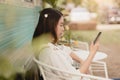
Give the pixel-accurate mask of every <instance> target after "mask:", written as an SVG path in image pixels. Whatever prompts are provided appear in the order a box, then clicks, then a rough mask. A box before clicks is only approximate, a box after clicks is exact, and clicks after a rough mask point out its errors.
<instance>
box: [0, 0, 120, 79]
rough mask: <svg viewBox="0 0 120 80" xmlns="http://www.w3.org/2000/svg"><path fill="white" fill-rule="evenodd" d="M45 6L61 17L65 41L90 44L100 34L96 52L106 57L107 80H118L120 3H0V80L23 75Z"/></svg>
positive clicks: (29, 0) (101, 0)
mask: <svg viewBox="0 0 120 80" xmlns="http://www.w3.org/2000/svg"><path fill="white" fill-rule="evenodd" d="M47 7H53V8H57V9H59V10H60V11H61V12H62V13H63V14H64V17H65V27H67V29H66V30H65V35H64V37H63V38H64V40H67V41H69V40H80V41H86V42H88V43H90V42H91V41H92V40H93V39H94V38H95V36H96V34H97V33H98V32H99V31H102V32H103V33H102V35H101V38H100V43H101V45H100V49H99V51H102V52H104V53H106V54H107V55H108V57H107V58H106V59H104V60H103V61H106V63H107V68H108V73H109V77H110V78H120V73H119V72H120V69H119V68H120V61H119V60H120V54H119V53H120V37H119V36H120V0H0V80H13V79H14V78H15V76H16V75H17V74H18V73H24V68H23V67H24V64H25V62H26V60H27V59H28V57H30V56H31V55H32V53H33V52H32V48H31V44H30V43H31V40H32V35H33V32H34V29H35V27H36V25H37V22H38V16H39V12H40V11H41V10H42V9H44V8H47ZM23 76H24V75H21V77H23Z"/></svg>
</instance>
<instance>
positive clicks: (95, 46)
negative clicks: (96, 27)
mask: <svg viewBox="0 0 120 80" xmlns="http://www.w3.org/2000/svg"><path fill="white" fill-rule="evenodd" d="M98 48H99V41H97V42H96V43H95V44H93V42H92V43H91V44H90V48H89V51H90V54H91V55H93V56H94V55H95V54H96V52H97V50H98Z"/></svg>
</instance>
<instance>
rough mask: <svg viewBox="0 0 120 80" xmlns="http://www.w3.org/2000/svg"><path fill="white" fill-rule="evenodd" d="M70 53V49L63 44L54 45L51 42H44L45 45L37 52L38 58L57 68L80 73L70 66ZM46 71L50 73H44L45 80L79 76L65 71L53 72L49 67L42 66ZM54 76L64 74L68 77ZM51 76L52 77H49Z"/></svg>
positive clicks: (72, 79) (75, 79)
mask: <svg viewBox="0 0 120 80" xmlns="http://www.w3.org/2000/svg"><path fill="white" fill-rule="evenodd" d="M69 53H71V49H69V48H67V47H65V46H62V47H60V46H55V45H53V44H52V43H48V44H46V47H44V48H42V49H41V50H40V53H39V60H40V61H42V62H44V63H46V64H48V65H51V66H53V67H56V68H59V69H61V70H64V71H69V72H74V73H80V72H79V71H77V70H76V69H75V68H74V67H73V66H72V64H71V63H72V59H71V57H70V55H69ZM44 69H45V70H46V71H47V72H50V73H51V74H48V73H45V76H46V78H47V80H80V78H79V79H78V78H76V77H71V76H69V75H67V74H65V73H60V72H55V71H52V70H50V69H46V68H44ZM52 75H55V76H62V77H63V76H64V77H66V78H68V79H63V78H58V77H54V76H52ZM51 76H52V77H51Z"/></svg>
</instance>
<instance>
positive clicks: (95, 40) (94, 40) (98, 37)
mask: <svg viewBox="0 0 120 80" xmlns="http://www.w3.org/2000/svg"><path fill="white" fill-rule="evenodd" d="M101 33H102V32H99V33H98V35H97V36H96V38H95V40H94V42H93V43H94V44H95V43H96V41H97V40H98V38H99V37H100V35H101Z"/></svg>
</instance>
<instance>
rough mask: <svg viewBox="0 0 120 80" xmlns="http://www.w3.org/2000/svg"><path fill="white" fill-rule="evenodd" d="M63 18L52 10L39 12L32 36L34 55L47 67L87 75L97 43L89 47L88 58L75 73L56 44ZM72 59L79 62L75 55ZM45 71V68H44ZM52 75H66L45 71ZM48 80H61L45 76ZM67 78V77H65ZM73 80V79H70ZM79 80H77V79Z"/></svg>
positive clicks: (60, 34) (60, 33)
mask: <svg viewBox="0 0 120 80" xmlns="http://www.w3.org/2000/svg"><path fill="white" fill-rule="evenodd" d="M63 24H64V18H63V14H62V13H61V12H60V11H58V10H56V9H52V8H46V9H44V10H42V11H41V13H40V17H39V21H38V25H37V27H36V29H35V32H34V35H33V49H34V52H35V53H36V56H39V57H38V59H39V60H40V61H42V62H44V63H46V64H48V65H51V66H54V67H57V68H60V69H62V70H65V71H70V72H76V73H87V71H88V69H89V66H90V64H91V61H92V59H93V58H94V55H95V54H96V51H97V49H98V42H97V43H96V44H95V45H93V44H91V45H90V54H89V56H88V58H87V59H86V60H85V61H84V62H83V63H82V65H81V66H80V68H79V71H77V70H76V69H75V68H74V67H73V66H72V65H71V62H70V60H71V58H70V56H69V55H68V56H67V57H66V56H65V55H64V54H65V51H64V50H62V49H60V48H59V47H58V46H57V45H56V43H57V41H58V40H59V38H60V37H61V36H62V35H63V32H64V27H63ZM71 56H72V57H73V59H75V60H78V61H80V60H81V59H80V58H76V56H75V55H71ZM44 69H45V68H44ZM46 70H47V71H49V72H51V73H52V74H54V75H59V76H66V74H63V73H58V72H54V71H51V70H49V69H46ZM46 76H47V79H48V80H61V79H60V78H56V77H54V76H51V74H47V73H46ZM66 77H67V76H66ZM70 79H71V80H73V77H70ZM77 80H79V79H77Z"/></svg>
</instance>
